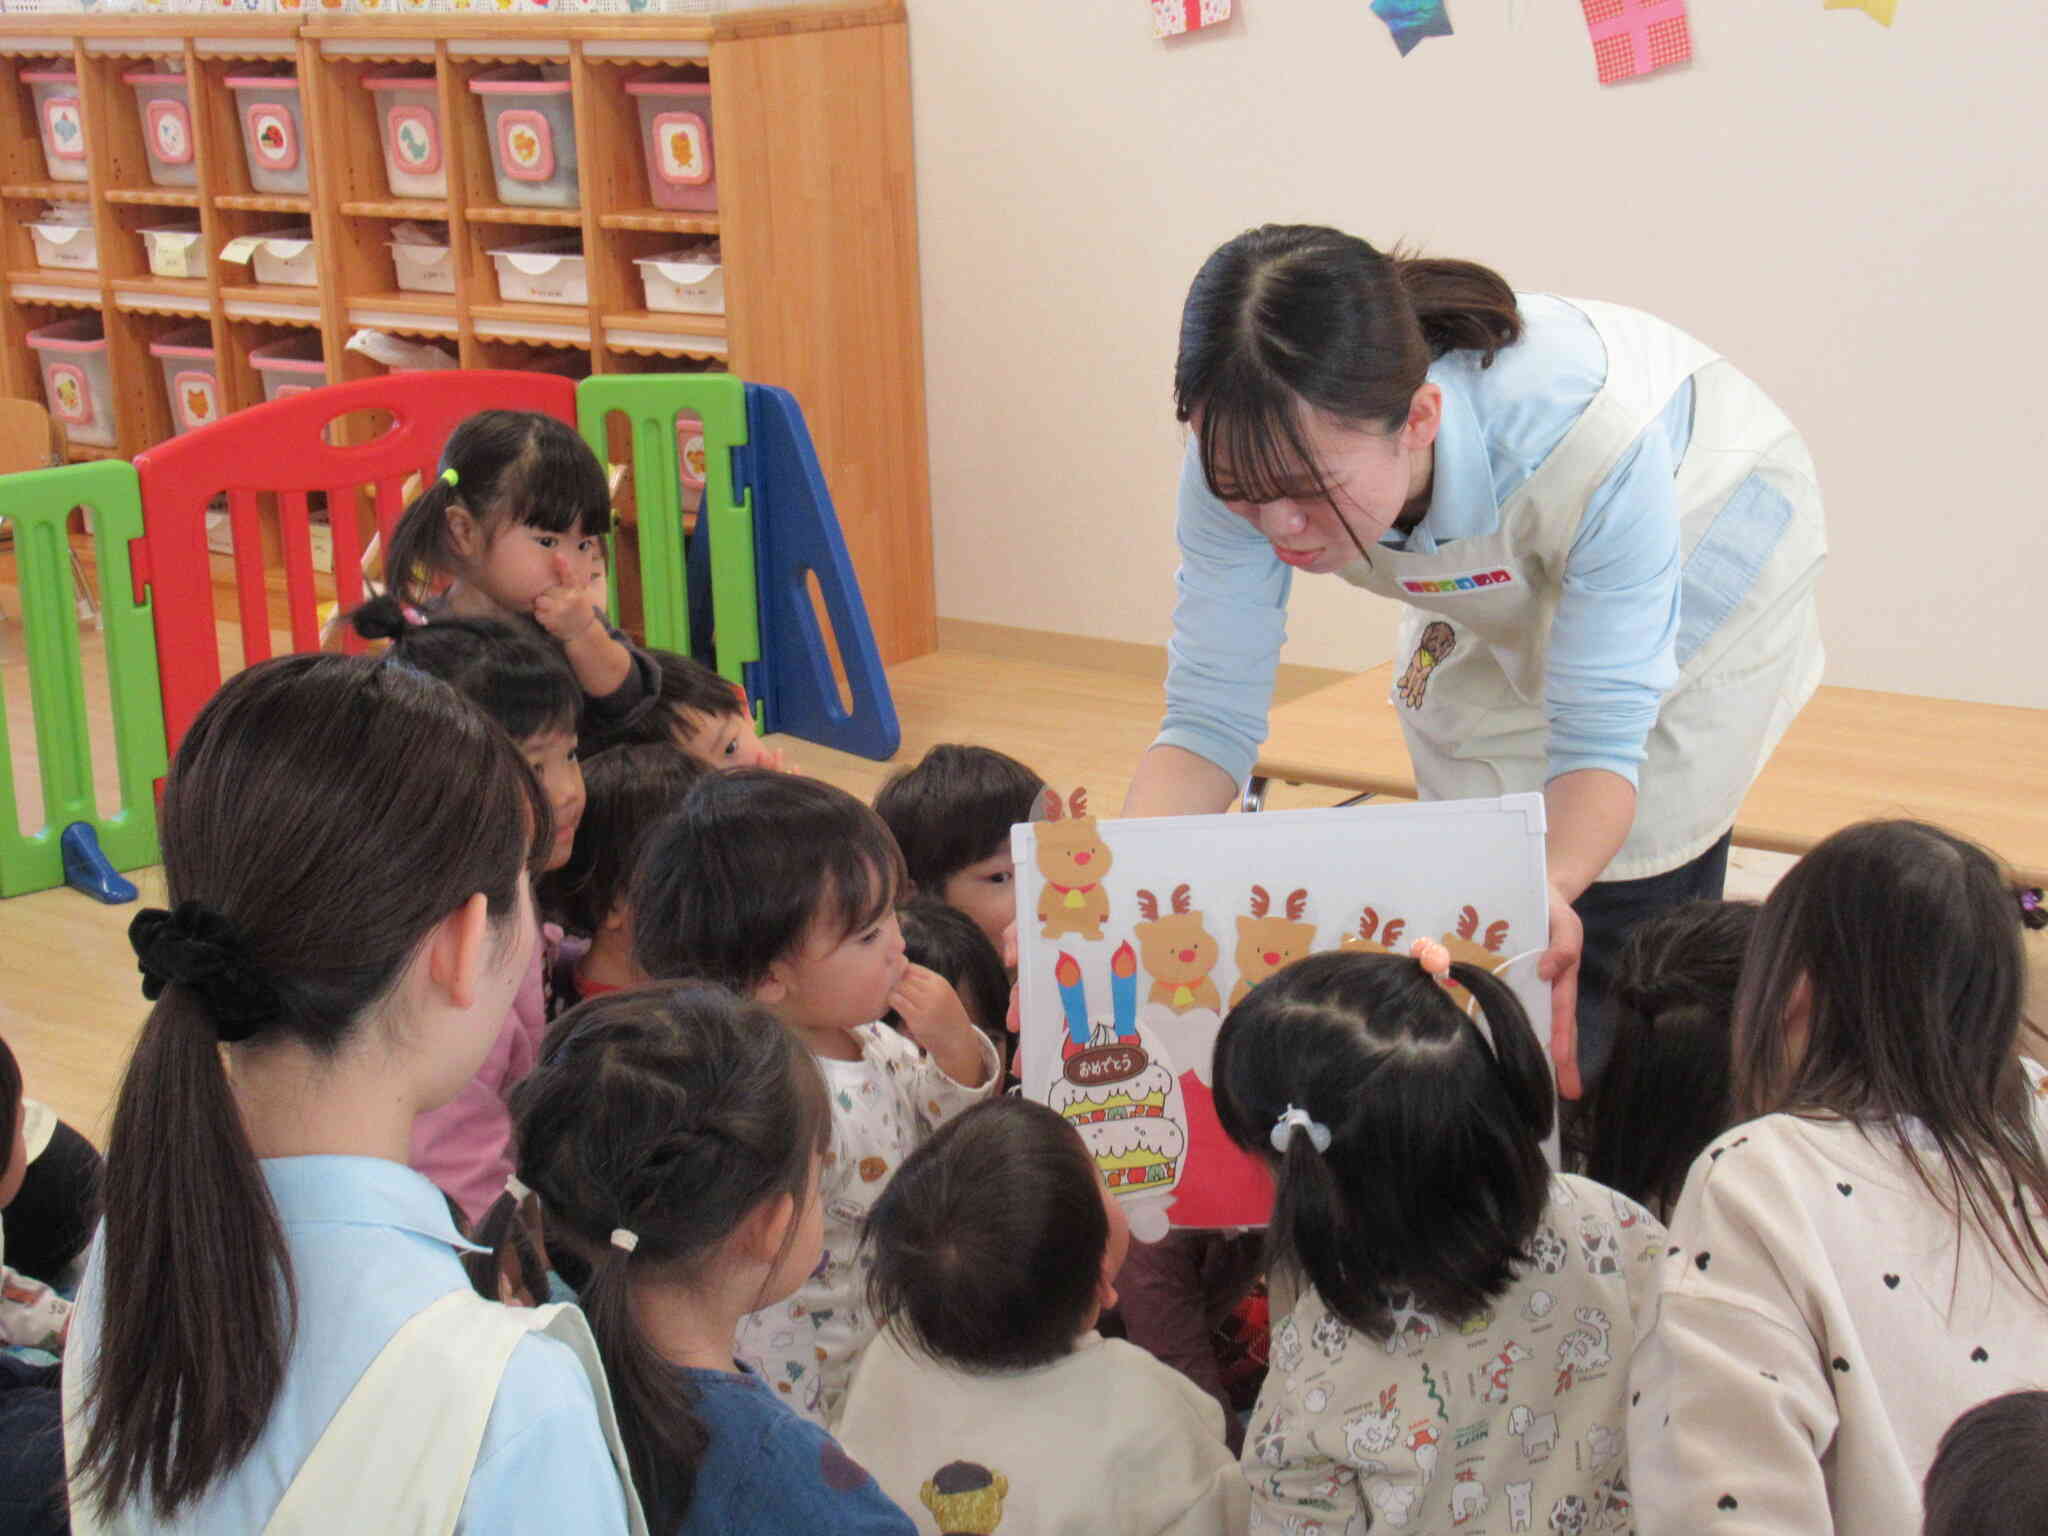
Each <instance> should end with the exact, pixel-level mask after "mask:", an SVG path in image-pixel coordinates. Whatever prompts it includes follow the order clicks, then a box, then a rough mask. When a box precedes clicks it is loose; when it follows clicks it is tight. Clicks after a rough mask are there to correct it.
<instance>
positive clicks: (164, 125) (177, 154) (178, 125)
mask: <svg viewBox="0 0 2048 1536" xmlns="http://www.w3.org/2000/svg"><path fill="white" fill-rule="evenodd" d="M121 79H122V80H123V81H124V82H126V83H127V84H129V85H131V86H133V87H134V88H135V106H136V110H137V111H138V112H139V113H140V114H141V117H142V152H143V153H144V154H145V155H147V156H148V157H149V179H150V180H151V181H153V182H155V183H156V184H157V185H158V186H160V187H189V186H192V185H194V184H195V183H197V182H198V180H199V161H198V160H197V159H196V158H195V157H194V155H193V134H192V91H191V87H190V86H189V85H188V84H187V83H186V80H185V74H184V71H182V70H179V71H176V72H171V71H167V70H158V69H131V70H129V71H128V73H127V74H125V75H123V76H122V77H121Z"/></svg>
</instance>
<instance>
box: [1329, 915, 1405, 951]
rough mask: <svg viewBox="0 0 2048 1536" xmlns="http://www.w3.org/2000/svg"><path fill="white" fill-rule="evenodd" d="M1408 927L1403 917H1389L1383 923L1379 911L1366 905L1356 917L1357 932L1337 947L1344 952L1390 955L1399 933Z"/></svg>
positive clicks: (1399, 936)
mask: <svg viewBox="0 0 2048 1536" xmlns="http://www.w3.org/2000/svg"><path fill="white" fill-rule="evenodd" d="M1407 927H1408V919H1407V918H1405V917H1390V918H1388V919H1387V920H1386V922H1385V923H1384V924H1382V923H1381V922H1380V915H1379V913H1377V912H1375V911H1374V910H1373V909H1372V908H1371V907H1367V908H1366V909H1365V911H1364V912H1363V913H1362V914H1361V915H1360V916H1359V919H1358V933H1357V934H1356V935H1355V936H1354V937H1352V938H1348V939H1346V940H1345V941H1344V942H1343V943H1342V944H1339V945H1338V946H1337V947H1338V948H1339V949H1341V950H1343V951H1344V952H1345V953H1346V954H1368V955H1392V954H1398V953H1399V951H1398V950H1397V949H1396V948H1395V946H1396V945H1398V944H1399V943H1400V942H1401V935H1402V933H1403V931H1404V930H1405V929H1406V928H1407Z"/></svg>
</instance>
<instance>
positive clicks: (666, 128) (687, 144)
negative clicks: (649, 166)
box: [654, 112, 711, 187]
mask: <svg viewBox="0 0 2048 1536" xmlns="http://www.w3.org/2000/svg"><path fill="white" fill-rule="evenodd" d="M654 169H655V173H656V174H657V175H659V176H660V177H661V179H662V180H663V181H665V182H667V183H668V184H669V185H670V186H672V187H701V186H702V185H703V184H704V183H705V182H707V181H709V180H710V179H711V151H710V148H709V146H708V145H707V144H706V143H705V137H704V119H703V118H701V117H699V116H698V115H697V114H696V113H695V112H659V113H656V114H655V118H654Z"/></svg>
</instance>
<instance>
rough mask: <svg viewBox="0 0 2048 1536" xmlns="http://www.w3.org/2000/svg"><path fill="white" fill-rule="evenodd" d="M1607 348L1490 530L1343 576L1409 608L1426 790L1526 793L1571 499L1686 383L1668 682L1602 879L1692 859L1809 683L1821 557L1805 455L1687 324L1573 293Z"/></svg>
mask: <svg viewBox="0 0 2048 1536" xmlns="http://www.w3.org/2000/svg"><path fill="white" fill-rule="evenodd" d="M1570 302H1571V303H1572V305H1573V307H1574V308H1576V309H1578V310H1580V311H1581V312H1582V313H1584V314H1585V316H1586V317H1587V319H1589V320H1590V321H1592V323H1593V327H1594V329H1595V330H1596V331H1597V332H1598V333H1599V336H1600V340H1601V343H1602V345H1603V346H1604V347H1605V348H1606V351H1607V379H1606V382H1605V383H1604V384H1603V385H1602V386H1601V388H1600V392H1599V393H1598V394H1597V395H1595V396H1594V397H1593V400H1592V403H1591V404H1589V405H1588V406H1587V407H1586V410H1585V413H1584V414H1583V415H1582V416H1580V418H1579V419H1578V421H1577V422H1575V423H1574V424H1573V426H1572V427H1571V429H1570V430H1569V431H1568V432H1566V433H1565V435H1564V438H1563V440H1562V441H1561V442H1559V443H1558V445H1557V446H1556V447H1555V448H1554V449H1552V450H1551V453H1550V455H1549V457H1548V458H1546V459H1545V460H1544V461H1543V462H1542V464H1540V465H1538V466H1537V469H1536V471H1535V473H1534V474H1532V475H1531V476H1530V477H1529V478H1528V480H1527V481H1525V482H1524V483H1523V484H1522V486H1521V487H1520V488H1519V489H1517V490H1516V491H1515V492H1514V494H1513V495H1511V496H1509V498H1508V499H1507V501H1506V502H1505V503H1504V504H1503V505H1502V507H1501V509H1500V526H1499V528H1498V530H1497V531H1496V532H1494V533H1491V534H1486V535H1482V536H1480V537H1478V538H1471V539H1459V540H1456V541H1455V542H1453V543H1450V544H1447V545H1444V546H1443V547H1441V548H1440V549H1438V550H1437V552H1436V553H1434V554H1428V555H1419V554H1408V553H1404V552H1402V551H1400V550H1394V549H1388V548H1385V547H1380V548H1375V549H1374V550H1373V551H1372V561H1371V564H1370V566H1368V565H1367V564H1366V562H1364V561H1353V562H1352V563H1351V564H1350V565H1349V566H1347V567H1345V568H1344V570H1343V571H1342V572H1341V573H1340V574H1341V575H1342V576H1343V577H1344V579H1345V580H1346V581H1348V582H1350V583H1351V584H1352V585H1353V586H1357V587H1363V588H1365V589H1366V590H1367V591H1371V592H1378V593H1380V594H1382V595H1384V596H1387V597H1392V598H1397V599H1399V600H1400V601H1401V602H1403V603H1404V604H1406V605H1407V613H1406V614H1405V616H1404V618H1403V621H1402V625H1401V638H1400V642H1399V645H1400V648H1399V650H1398V651H1397V652H1396V653H1395V657H1394V668H1395V679H1394V688H1393V694H1392V701H1393V704H1394V708H1395V710H1396V711H1397V712H1398V713H1399V715H1400V718H1401V726H1402V729H1403V731H1404V732H1405V733H1406V735H1407V738H1408V751H1409V755H1410V757H1411V758H1412V759H1413V761H1414V765H1415V779H1416V785H1417V788H1418V790H1419V792H1420V794H1421V796H1422V798H1423V799H1425V800H1451V799H1466V798H1473V797H1488V796H1495V795H1504V794H1510V793H1514V792H1517V791H1525V790H1540V789H1542V787H1543V785H1544V782H1545V779H1546V778H1547V776H1548V769H1547V744H1548V735H1549V730H1548V724H1547V722H1546V720H1545V717H1544V710H1543V697H1544V676H1545V664H1546V661H1547V659H1548V653H1549V642H1550V625H1551V620H1552V619H1553V618H1554V617H1555V615H1556V612H1557V605H1558V600H1559V597H1560V595H1561V594H1562V590H1563V581H1564V574H1565V559H1566V556H1567V555H1568V553H1569V552H1570V550H1571V546H1572V541H1573V539H1574V538H1575V537H1576V536H1577V534H1578V530H1579V522H1580V519H1581V518H1582V517H1583V515H1584V513H1585V510H1586V503H1587V501H1588V500H1589V499H1590V498H1591V497H1592V495H1593V493H1594V492H1595V491H1596V490H1598V489H1599V488H1600V486H1601V485H1602V484H1603V483H1605V481H1606V479H1607V477H1608V475H1609V474H1610V473H1611V472H1612V471H1613V469H1614V466H1615V465H1616V464H1617V463H1618V462H1619V461H1620V459H1621V457H1622V456H1623V454H1625V453H1626V452H1627V451H1628V449H1629V447H1630V445H1631V444H1633V443H1634V442H1635V441H1636V439H1637V438H1639V437H1640V436H1641V435H1642V434H1643V432H1644V431H1645V430H1646V429H1647V428H1648V427H1649V426H1650V425H1651V424H1652V423H1653V422H1655V421H1656V419H1657V417H1658V416H1659V415H1661V414H1662V413H1663V411H1664V409H1665V407H1666V406H1668V405H1669V404H1670V403H1671V397H1672V395H1673V393H1675V392H1676V391H1677V389H1678V387H1679V386H1680V385H1681V384H1682V383H1684V381H1685V380H1686V379H1688V378H1690V379H1691V380H1692V381H1693V391H1694V393H1693V421H1692V437H1691V441H1690V443H1689V444H1688V446H1687V448H1686V453H1685V458H1684V459H1683V461H1682V462H1681V463H1680V464H1679V466H1678V472H1677V476H1676V480H1675V483H1674V489H1675V490H1676V493H1677V498H1678V514H1679V553H1680V558H1681V559H1682V560H1683V561H1684V571H1683V574H1682V576H1681V586H1682V595H1681V599H1680V622H1679V634H1678V645H1677V650H1678V655H1677V661H1678V666H1679V676H1678V681H1677V683H1676V684H1675V685H1674V687H1673V688H1672V690H1671V692H1670V693H1668V694H1666V695H1665V697H1664V701H1663V705H1662V707H1661V709H1660V710H1659V712H1658V716H1657V722H1656V724H1655V725H1654V726H1653V727H1652V728H1651V730H1650V735H1649V739H1648V742H1647V743H1646V746H1647V750H1648V757H1647V759H1646V760H1645V762H1644V763H1643V765H1642V768H1641V773H1640V783H1639V785H1638V787H1637V791H1636V815H1635V822H1634V825H1633V826H1632V827H1631V828H1630V831H1629V835H1628V840H1627V841H1626V842H1625V843H1623V845H1622V847H1621V850H1620V852H1619V853H1617V854H1616V855H1615V857H1614V859H1613V861H1612V862H1611V863H1610V864H1609V865H1608V866H1607V869H1606V871H1605V872H1604V873H1603V874H1602V876H1601V878H1602V879H1605V880H1631V879H1636V878H1639V877H1642V876H1645V875H1655V874H1662V873H1664V872H1665V871H1667V870H1672V869H1676V868H1678V867H1679V866H1680V865H1682V864H1685V863H1688V862H1689V861H1691V860H1692V859H1694V858H1697V857H1698V856H1699V855H1700V854H1701V853H1703V852H1705V851H1706V849H1707V848H1708V847H1709V846H1710V845H1711V844H1712V843H1713V842H1714V841H1715V839H1717V838H1719V837H1720V835H1721V834H1722V833H1723V832H1725V831H1727V830H1728V828H1729V827H1730V826H1732V825H1733V824H1734V821H1735V812H1736V808H1737V807H1738V806H1739V805H1740V804H1741V803H1742V797H1743V795H1744V794H1746V793H1747V792H1748V789H1749V786H1750V783H1751V782H1752V781H1753V780H1754V779H1755V777H1756V775H1757V772H1758V770H1759V769H1761V768H1762V767H1763V764H1764V762H1765V760H1766V759H1767V758H1768V757H1769V756H1770V754H1771V749H1772V748H1773V747H1775V746H1776V745H1777V743H1778V739H1779V738H1780V737H1781V736H1782V735H1784V733H1785V728H1786V727H1787V726H1788V725H1790V724H1791V723H1792V718H1793V716H1795V715H1797V714H1798V713H1799V710H1800V708H1801V707H1802V706H1803V705H1804V704H1805V703H1806V701H1807V699H1808V698H1810V697H1811V696H1812V694H1813V690H1814V689H1815V688H1816V687H1818V686H1819V684H1820V674H1821V660H1822V658H1821V644H1820V623H1819V618H1818V614H1817V612H1816V609H1815V605H1814V583H1815V581H1816V579H1817V578H1818V576H1819V574H1820V566H1821V561H1822V558H1823V557H1824V556H1825V554H1826V552H1827V539H1826V531H1825V529H1824V527H1823V525H1822V522H1821V504H1820V488H1819V486H1818V484H1817V483H1816V482H1815V479H1814V472H1813V461H1812V459H1811V458H1810V457H1809V455H1808V454H1807V451H1806V445H1805V444H1804V443H1803V442H1801V441H1800V438H1799V434H1798V433H1797V432H1796V431H1795V430H1794V429H1793V426H1792V423H1791V422H1790V421H1788V420H1786V418H1785V416H1784V413H1783V412H1781V411H1780V410H1779V409H1778V408H1777V407H1776V406H1775V405H1773V404H1772V403H1771V402H1770V400H1769V399H1768V398H1767V397H1766V396H1765V395H1764V393H1763V391H1762V390H1760V389H1758V388H1757V387H1756V385H1755V384H1753V383H1751V382H1750V381H1749V380H1748V379H1747V378H1745V377H1744V376H1743V375H1742V374H1741V373H1739V372H1737V371H1736V369H1735V368H1734V367H1732V366H1731V365H1730V364H1728V363H1727V362H1725V361H1724V360H1722V359H1721V358H1719V357H1717V356H1715V355H1714V354H1713V353H1712V352H1711V351H1709V350H1708V349H1707V348H1706V347H1704V346H1702V345H1701V344H1700V343H1699V342H1697V341H1694V340H1693V339H1692V338H1691V337H1689V336H1687V335H1686V334H1685V333H1684V332H1682V331H1679V330H1677V329H1676V328H1674V327H1672V326H1670V325H1667V324H1665V323H1664V322H1663V321H1661V320H1658V319H1656V318H1654V317H1653V316H1650V315H1645V314H1642V313H1640V312H1639V311H1636V310H1631V309H1624V308H1622V307H1620V306H1619V305H1613V304H1603V303H1596V302H1585V301H1581V300H1577V299H1574V300H1571V301H1570Z"/></svg>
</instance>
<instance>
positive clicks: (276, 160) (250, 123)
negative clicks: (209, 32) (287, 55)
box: [227, 71, 309, 194]
mask: <svg viewBox="0 0 2048 1536" xmlns="http://www.w3.org/2000/svg"><path fill="white" fill-rule="evenodd" d="M227 83H228V86H229V88H230V89H232V90H233V91H234V93H235V115H236V116H237V117H238V118H240V119H241V122H242V153H243V154H244V155H245V156H246V157H247V158H248V161H249V185H250V186H252V187H254V188H255V189H256V190H257V191H258V192H282V193H286V194H291V193H296V192H304V191H305V190H306V187H307V173H308V169H309V168H308V166H307V163H306V125H305V117H304V115H303V114H302V113H301V112H300V110H299V77H298V76H297V75H295V74H291V73H289V72H287V73H284V74H257V73H255V72H254V71H250V72H248V73H244V74H239V75H229V76H228V77H227Z"/></svg>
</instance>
